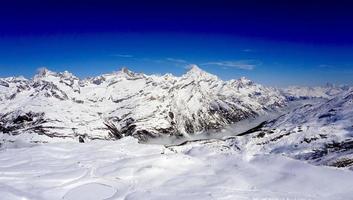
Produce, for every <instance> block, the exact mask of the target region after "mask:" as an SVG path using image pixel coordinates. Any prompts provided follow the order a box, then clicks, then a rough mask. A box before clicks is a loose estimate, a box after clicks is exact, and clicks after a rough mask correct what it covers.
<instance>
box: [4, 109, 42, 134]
mask: <svg viewBox="0 0 353 200" xmlns="http://www.w3.org/2000/svg"><path fill="white" fill-rule="evenodd" d="M45 122H46V120H45V117H44V113H33V112H28V113H21V112H19V113H6V114H2V115H1V116H0V132H3V133H5V134H12V135H17V134H20V133H21V131H29V132H34V133H40V134H41V133H45V131H44V130H43V127H42V124H43V123H45Z"/></svg>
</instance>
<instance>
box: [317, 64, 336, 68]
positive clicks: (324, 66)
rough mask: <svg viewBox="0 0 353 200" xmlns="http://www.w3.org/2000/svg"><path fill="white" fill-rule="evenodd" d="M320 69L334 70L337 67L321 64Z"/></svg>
mask: <svg viewBox="0 0 353 200" xmlns="http://www.w3.org/2000/svg"><path fill="white" fill-rule="evenodd" d="M319 67H320V68H334V67H335V66H333V65H327V64H321V65H319Z"/></svg>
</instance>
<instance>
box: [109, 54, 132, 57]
mask: <svg viewBox="0 0 353 200" xmlns="http://www.w3.org/2000/svg"><path fill="white" fill-rule="evenodd" d="M113 56H116V57H121V58H132V57H134V56H133V55H130V54H114V55H113Z"/></svg>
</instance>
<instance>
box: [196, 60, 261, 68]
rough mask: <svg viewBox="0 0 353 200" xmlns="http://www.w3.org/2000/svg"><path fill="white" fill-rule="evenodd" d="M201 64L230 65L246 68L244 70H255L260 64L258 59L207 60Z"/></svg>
mask: <svg viewBox="0 0 353 200" xmlns="http://www.w3.org/2000/svg"><path fill="white" fill-rule="evenodd" d="M201 65H217V66H221V67H222V68H223V69H226V68H228V67H231V68H237V69H244V70H253V69H255V67H256V66H258V65H260V63H259V62H258V61H254V60H237V61H218V62H207V63H202V64H201Z"/></svg>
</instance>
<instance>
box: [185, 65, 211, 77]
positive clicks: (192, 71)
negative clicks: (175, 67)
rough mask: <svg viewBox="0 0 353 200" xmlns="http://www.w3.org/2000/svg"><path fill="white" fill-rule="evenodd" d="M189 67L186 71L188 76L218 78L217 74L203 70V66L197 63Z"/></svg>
mask: <svg viewBox="0 0 353 200" xmlns="http://www.w3.org/2000/svg"><path fill="white" fill-rule="evenodd" d="M188 67H189V71H188V72H187V73H186V76H188V77H193V78H196V79H204V78H207V79H210V78H211V79H217V76H215V75H213V74H210V73H208V72H206V71H204V70H202V69H201V68H199V67H198V66H197V65H195V64H191V65H189V66H188Z"/></svg>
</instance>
